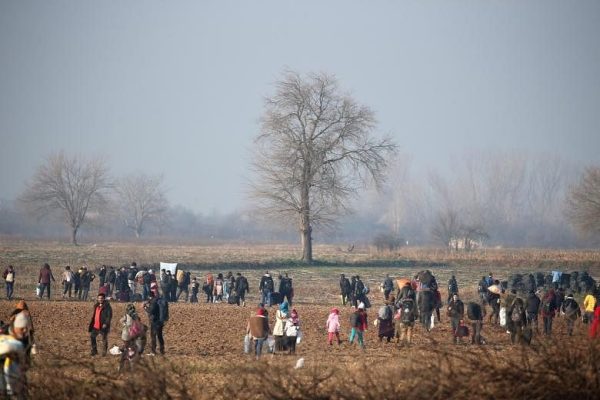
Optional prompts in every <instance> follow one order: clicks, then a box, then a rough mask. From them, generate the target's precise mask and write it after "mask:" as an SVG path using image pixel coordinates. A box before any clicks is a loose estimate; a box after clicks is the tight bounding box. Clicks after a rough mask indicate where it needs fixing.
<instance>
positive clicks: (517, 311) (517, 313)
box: [510, 304, 524, 322]
mask: <svg viewBox="0 0 600 400" xmlns="http://www.w3.org/2000/svg"><path fill="white" fill-rule="evenodd" d="M523 314H524V310H523V306H522V305H521V304H515V306H514V307H513V311H512V314H511V317H510V319H511V320H512V321H513V322H521V321H523Z"/></svg>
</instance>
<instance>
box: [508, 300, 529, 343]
mask: <svg viewBox="0 0 600 400" xmlns="http://www.w3.org/2000/svg"><path fill="white" fill-rule="evenodd" d="M507 315H508V318H507V322H508V330H509V331H510V342H511V343H512V344H519V343H525V340H524V336H523V331H524V329H525V327H526V326H527V315H526V309H525V303H524V301H523V299H522V298H520V297H516V298H515V299H514V300H513V301H512V305H511V306H510V308H509V309H508V312H507Z"/></svg>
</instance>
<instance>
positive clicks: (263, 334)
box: [246, 307, 271, 360]
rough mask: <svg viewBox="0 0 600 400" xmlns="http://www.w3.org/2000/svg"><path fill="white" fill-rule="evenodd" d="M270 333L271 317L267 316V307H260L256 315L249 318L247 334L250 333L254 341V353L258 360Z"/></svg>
mask: <svg viewBox="0 0 600 400" xmlns="http://www.w3.org/2000/svg"><path fill="white" fill-rule="evenodd" d="M269 333H271V331H270V329H269V318H268V317H267V316H265V309H264V308H262V307H259V308H258V310H256V315H253V316H251V317H250V318H249V319H248V325H247V326H246V334H247V335H250V337H251V338H252V340H253V341H254V354H255V357H256V359H257V360H258V359H259V358H260V356H261V354H262V348H263V342H264V341H265V340H266V339H267V337H268V336H269Z"/></svg>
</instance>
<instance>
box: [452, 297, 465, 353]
mask: <svg viewBox="0 0 600 400" xmlns="http://www.w3.org/2000/svg"><path fill="white" fill-rule="evenodd" d="M464 315H465V306H464V304H463V302H462V301H461V300H460V299H459V298H458V294H453V295H452V300H450V303H449V304H448V317H450V324H451V325H452V336H453V338H454V339H453V340H454V343H458V342H459V337H458V335H457V332H458V326H459V325H460V321H461V320H462V319H463V317H464Z"/></svg>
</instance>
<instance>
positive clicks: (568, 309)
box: [565, 300, 579, 317]
mask: <svg viewBox="0 0 600 400" xmlns="http://www.w3.org/2000/svg"><path fill="white" fill-rule="evenodd" d="M578 308H579V307H578V306H576V303H575V301H574V300H567V301H566V302H565V315H566V316H567V317H572V316H573V315H574V314H575V313H576V312H577V309H578Z"/></svg>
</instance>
